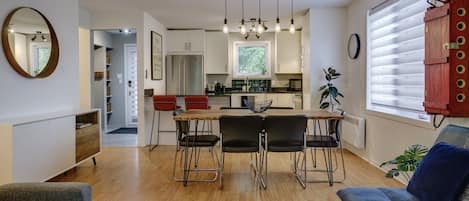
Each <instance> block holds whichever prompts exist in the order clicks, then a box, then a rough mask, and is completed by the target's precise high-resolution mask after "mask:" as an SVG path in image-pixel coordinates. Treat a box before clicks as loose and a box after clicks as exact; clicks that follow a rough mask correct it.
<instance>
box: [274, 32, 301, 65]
mask: <svg viewBox="0 0 469 201" xmlns="http://www.w3.org/2000/svg"><path fill="white" fill-rule="evenodd" d="M301 54H302V53H301V32H299V31H297V32H295V33H294V34H291V33H290V32H288V31H282V32H279V33H277V66H276V68H275V73H276V74H299V73H301V67H302V66H301Z"/></svg>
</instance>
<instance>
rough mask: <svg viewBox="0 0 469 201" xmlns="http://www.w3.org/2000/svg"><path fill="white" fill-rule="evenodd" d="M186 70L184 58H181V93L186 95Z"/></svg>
mask: <svg viewBox="0 0 469 201" xmlns="http://www.w3.org/2000/svg"><path fill="white" fill-rule="evenodd" d="M186 71H187V68H186V59H185V58H184V59H183V60H182V89H183V95H184V96H185V95H187V94H186Z"/></svg>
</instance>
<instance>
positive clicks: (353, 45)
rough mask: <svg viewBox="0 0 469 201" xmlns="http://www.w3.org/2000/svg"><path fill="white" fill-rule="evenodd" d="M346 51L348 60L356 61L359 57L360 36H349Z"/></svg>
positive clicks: (354, 34) (355, 34)
mask: <svg viewBox="0 0 469 201" xmlns="http://www.w3.org/2000/svg"><path fill="white" fill-rule="evenodd" d="M347 51H348V57H349V58H350V59H357V58H358V55H360V36H359V35H358V34H357V33H353V34H350V37H349V38H348V47H347Z"/></svg>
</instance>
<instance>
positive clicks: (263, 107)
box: [244, 100, 272, 113]
mask: <svg viewBox="0 0 469 201" xmlns="http://www.w3.org/2000/svg"><path fill="white" fill-rule="evenodd" d="M244 104H246V106H247V108H248V109H249V110H251V111H252V112H254V113H263V112H265V111H267V110H268V109H269V108H270V106H271V105H272V100H265V101H263V102H261V103H257V104H256V103H255V102H250V101H247V100H245V101H244Z"/></svg>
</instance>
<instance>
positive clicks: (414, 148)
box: [379, 144, 428, 181]
mask: <svg viewBox="0 0 469 201" xmlns="http://www.w3.org/2000/svg"><path fill="white" fill-rule="evenodd" d="M427 153H428V148H427V147H425V146H423V145H419V144H415V145H411V146H410V147H409V148H407V149H406V150H405V151H404V153H403V154H402V155H399V156H397V157H396V158H395V159H394V160H390V161H386V162H384V163H382V164H381V165H380V166H379V167H384V166H392V168H391V169H390V170H389V171H388V172H387V173H386V177H388V178H394V177H398V176H399V175H402V176H403V177H404V178H405V179H406V180H407V181H409V180H410V177H411V173H412V172H414V171H415V169H417V167H418V165H419V164H420V162H421V161H422V159H423V157H424V156H425V155H426V154H427Z"/></svg>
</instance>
